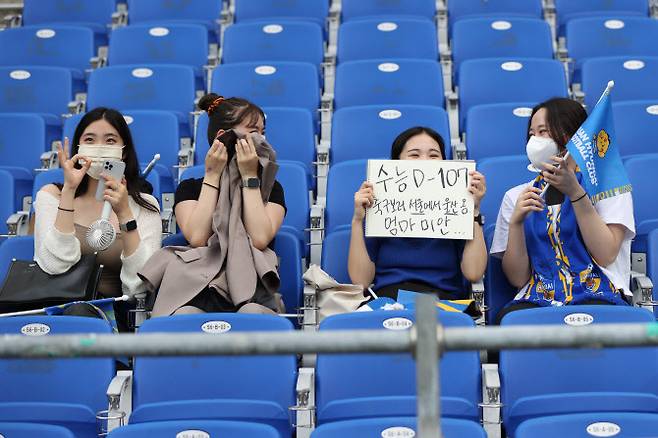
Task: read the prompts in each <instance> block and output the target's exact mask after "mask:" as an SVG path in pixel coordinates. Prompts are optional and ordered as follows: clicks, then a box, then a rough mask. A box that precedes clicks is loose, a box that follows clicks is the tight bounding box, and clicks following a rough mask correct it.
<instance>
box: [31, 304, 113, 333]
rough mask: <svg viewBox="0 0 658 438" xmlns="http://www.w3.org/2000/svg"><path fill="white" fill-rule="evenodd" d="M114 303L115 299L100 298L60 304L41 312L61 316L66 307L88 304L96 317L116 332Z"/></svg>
mask: <svg viewBox="0 0 658 438" xmlns="http://www.w3.org/2000/svg"><path fill="white" fill-rule="evenodd" d="M115 301H116V299H114V298H102V299H98V300H93V301H73V302H71V303H66V304H60V305H59V306H51V307H46V308H44V309H43V310H44V312H45V313H46V315H61V314H63V313H64V310H66V308H67V307H70V306H72V305H73V304H80V303H84V304H89V305H90V306H91V307H93V308H94V309H95V310H96V313H98V316H99V317H100V318H103V319H104V320H106V321H107V322H108V323H109V324H110V325H111V326H112V329H113V330H114V331H115V332H116V331H118V330H117V320H116V316H115V315H114V302H115Z"/></svg>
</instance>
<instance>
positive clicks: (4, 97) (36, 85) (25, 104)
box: [0, 66, 73, 119]
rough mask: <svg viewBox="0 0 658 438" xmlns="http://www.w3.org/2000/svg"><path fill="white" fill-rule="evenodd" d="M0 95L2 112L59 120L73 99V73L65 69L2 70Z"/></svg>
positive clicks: (0, 73)
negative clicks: (36, 114)
mask: <svg viewBox="0 0 658 438" xmlns="http://www.w3.org/2000/svg"><path fill="white" fill-rule="evenodd" d="M0 96H1V97H0V112H19V113H25V112H27V113H44V114H49V115H51V117H54V118H57V119H59V117H60V116H61V115H62V114H66V113H68V104H69V102H70V101H71V100H72V98H73V95H72V82H71V72H70V70H68V69H65V68H62V67H40V66H37V67H0Z"/></svg>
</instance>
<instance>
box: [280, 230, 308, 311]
mask: <svg viewBox="0 0 658 438" xmlns="http://www.w3.org/2000/svg"><path fill="white" fill-rule="evenodd" d="M274 252H276V255H277V257H278V258H279V277H280V279H281V288H280V289H279V292H280V293H281V295H282V297H283V302H284V304H285V305H286V313H296V312H297V309H298V308H299V307H301V304H302V303H301V296H302V291H303V289H304V282H303V281H302V274H303V272H302V271H303V266H302V256H303V253H302V248H301V246H300V242H299V238H298V237H297V236H296V235H295V234H293V233H290V232H287V231H285V230H283V229H282V230H279V232H278V233H277V234H276V237H275V239H274Z"/></svg>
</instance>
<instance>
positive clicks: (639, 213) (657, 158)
mask: <svg viewBox="0 0 658 438" xmlns="http://www.w3.org/2000/svg"><path fill="white" fill-rule="evenodd" d="M656 166H658V154H643V155H638V156H635V157H629V158H628V159H627V160H625V161H624V167H625V168H626V172H627V173H628V177H629V179H630V181H631V185H632V186H633V192H632V195H633V214H634V216H635V224H636V230H637V231H638V233H639V232H641V228H642V227H641V225H642V222H645V221H650V220H652V219H658V211H656V207H655V201H654V199H655V198H654V195H653V192H654V188H655V178H654V176H653V175H654V172H655V169H656Z"/></svg>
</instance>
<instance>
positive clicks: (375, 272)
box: [348, 127, 487, 299]
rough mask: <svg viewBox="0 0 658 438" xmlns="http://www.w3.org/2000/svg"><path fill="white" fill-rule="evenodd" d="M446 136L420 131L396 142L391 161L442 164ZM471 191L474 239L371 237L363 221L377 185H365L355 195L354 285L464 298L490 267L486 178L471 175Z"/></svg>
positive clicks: (351, 259) (381, 293) (389, 292)
mask: <svg viewBox="0 0 658 438" xmlns="http://www.w3.org/2000/svg"><path fill="white" fill-rule="evenodd" d="M444 157H445V145H444V141H443V138H441V136H440V135H439V134H438V133H437V132H435V131H434V130H432V129H430V128H424V127H415V128H410V129H408V130H406V131H404V132H402V133H401V134H400V135H398V137H397V138H396V139H395V141H394V142H393V146H392V148H391V159H392V160H443V159H444ZM469 175H470V186H469V188H468V191H469V192H470V193H471V194H472V195H473V200H474V221H473V239H472V240H459V239H438V238H437V239H430V238H403V237H390V238H379V237H377V238H366V237H365V235H364V218H365V216H366V210H367V209H369V208H371V207H372V206H373V205H374V202H375V199H374V190H373V189H374V187H373V185H372V184H371V183H370V182H368V181H365V182H364V183H363V184H362V185H361V188H360V189H359V191H357V192H356V193H355V194H354V216H353V218H352V234H351V238H350V250H349V259H348V271H349V274H350V278H351V280H352V282H353V283H355V284H361V285H363V287H364V288H368V287H369V286H370V285H371V284H373V283H374V285H373V290H374V291H375V292H376V293H377V294H378V295H379V296H385V297H390V298H393V299H396V298H397V294H398V290H408V291H414V292H429V293H435V294H436V295H437V296H438V297H439V298H440V299H459V298H464V297H465V296H466V295H467V294H466V288H467V285H466V284H465V282H464V279H465V280H467V281H469V282H474V281H478V280H480V279H481V278H482V275H484V271H485V269H486V265H487V249H486V246H485V243H484V237H483V234H482V224H483V221H482V216H481V215H480V212H479V207H480V201H481V200H482V198H483V196H484V193H485V191H486V184H485V179H484V176H483V175H482V174H481V173H479V172H477V171H473V172H470V174H469Z"/></svg>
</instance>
